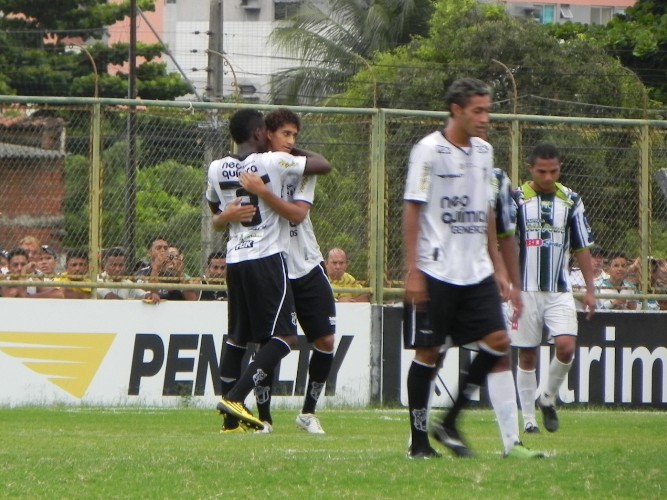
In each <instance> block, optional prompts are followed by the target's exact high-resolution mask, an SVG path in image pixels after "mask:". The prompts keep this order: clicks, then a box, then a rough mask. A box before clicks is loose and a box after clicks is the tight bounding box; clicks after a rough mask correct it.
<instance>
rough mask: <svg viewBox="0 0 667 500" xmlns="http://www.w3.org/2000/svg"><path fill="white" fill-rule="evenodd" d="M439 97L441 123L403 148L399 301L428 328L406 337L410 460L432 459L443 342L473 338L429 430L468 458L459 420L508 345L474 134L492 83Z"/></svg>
mask: <svg viewBox="0 0 667 500" xmlns="http://www.w3.org/2000/svg"><path fill="white" fill-rule="evenodd" d="M445 103H446V106H447V108H448V110H449V112H450V118H449V121H448V122H447V125H446V127H445V128H444V130H438V131H436V132H433V133H431V134H429V135H427V136H426V137H424V138H423V139H422V140H420V141H419V142H418V143H417V144H416V145H415V146H414V147H413V149H412V152H411V153H410V160H409V165H408V175H407V181H406V188H405V194H404V211H403V231H404V245H405V261H406V265H405V267H406V276H405V300H406V303H407V304H410V303H412V304H414V305H415V306H416V307H417V308H422V309H426V310H427V312H428V317H429V319H430V326H431V328H430V329H417V330H416V331H415V336H414V338H413V339H411V344H412V345H413V346H414V348H415V357H414V360H413V362H412V365H411V366H410V369H409V371H408V380H407V389H408V407H409V411H410V428H411V444H410V447H409V449H408V457H409V458H413V459H428V458H434V457H438V456H439V454H438V453H437V452H436V451H435V450H434V449H433V448H432V447H431V446H430V443H429V439H428V434H427V433H428V429H427V417H428V400H429V396H430V389H431V380H432V378H433V376H434V373H435V371H436V370H437V369H438V368H437V365H438V363H439V358H440V355H441V354H440V353H441V351H442V350H443V349H444V346H445V344H446V342H447V341H451V342H452V343H453V344H455V345H459V346H460V345H465V344H468V343H472V342H478V345H479V353H478V354H477V356H476V357H475V359H474V360H473V361H472V363H471V364H470V367H469V370H468V374H467V375H466V376H464V380H463V385H462V387H461V390H460V391H459V392H458V395H457V397H456V399H455V400H454V403H453V405H452V407H451V408H450V409H449V411H448V412H447V413H446V415H445V417H444V419H443V420H442V421H440V422H435V423H434V424H433V426H432V429H431V432H432V435H433V437H434V438H435V439H436V440H437V441H439V442H440V443H441V444H442V445H444V446H445V447H447V448H449V449H450V450H451V451H452V452H453V453H454V454H455V455H456V456H458V457H469V456H471V455H472V451H471V450H470V449H469V448H468V446H467V444H466V443H465V441H464V439H463V437H462V435H461V433H460V432H459V430H458V425H457V424H458V417H459V415H460V413H461V411H462V410H463V408H464V407H465V406H466V405H467V403H468V402H469V398H470V395H471V394H472V392H473V391H475V390H476V389H477V388H479V387H480V386H481V385H482V384H483V383H484V381H485V380H486V377H487V375H488V374H489V372H490V371H491V370H492V369H493V367H494V366H495V364H496V363H497V362H498V361H499V360H500V358H502V357H503V356H505V355H506V353H507V351H508V349H509V343H510V342H509V336H508V335H507V331H506V328H505V320H504V317H503V314H502V309H501V294H499V293H498V285H500V286H501V293H502V295H503V296H505V297H507V296H509V295H510V294H511V293H512V292H511V291H510V290H509V287H508V283H509V279H508V277H507V270H506V269H505V266H504V265H503V263H502V260H501V259H500V258H499V252H498V249H497V240H496V224H495V216H494V213H493V204H494V202H495V196H494V193H493V189H492V181H493V175H494V174H493V148H492V147H491V145H490V144H489V143H487V142H486V141H484V140H483V139H480V136H481V137H486V130H487V127H488V123H489V115H490V112H491V90H490V88H489V87H488V86H487V85H486V84H484V83H483V82H481V81H479V80H475V79H461V80H456V81H455V82H454V83H452V85H451V86H450V87H449V88H448V90H447V92H446V95H445ZM494 270H495V271H496V272H497V273H498V274H499V277H500V278H501V279H499V280H498V282H496V279H495V278H494Z"/></svg>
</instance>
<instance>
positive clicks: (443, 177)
mask: <svg viewBox="0 0 667 500" xmlns="http://www.w3.org/2000/svg"><path fill="white" fill-rule="evenodd" d="M435 175H437V176H438V177H440V178H441V179H451V178H454V177H463V174H462V173H460V174H435Z"/></svg>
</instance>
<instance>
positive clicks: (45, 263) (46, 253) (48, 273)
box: [29, 245, 65, 299]
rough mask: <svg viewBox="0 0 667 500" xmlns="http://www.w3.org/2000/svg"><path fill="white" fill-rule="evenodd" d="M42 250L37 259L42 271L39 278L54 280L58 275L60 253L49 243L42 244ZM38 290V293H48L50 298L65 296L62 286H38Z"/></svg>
mask: <svg viewBox="0 0 667 500" xmlns="http://www.w3.org/2000/svg"><path fill="white" fill-rule="evenodd" d="M40 250H41V251H40V254H39V259H38V261H37V269H38V271H39V273H40V278H39V279H42V280H43V279H48V280H52V279H54V278H55V277H56V275H57V273H56V265H57V264H58V254H57V253H56V251H55V250H54V249H53V248H51V247H50V246H48V245H42V246H41V249H40ZM29 291H30V290H29ZM36 291H37V293H38V294H46V293H48V294H49V295H48V296H49V297H50V298H59V299H62V298H63V297H64V296H65V292H64V290H63V289H62V288H54V287H44V286H41V287H37V289H36Z"/></svg>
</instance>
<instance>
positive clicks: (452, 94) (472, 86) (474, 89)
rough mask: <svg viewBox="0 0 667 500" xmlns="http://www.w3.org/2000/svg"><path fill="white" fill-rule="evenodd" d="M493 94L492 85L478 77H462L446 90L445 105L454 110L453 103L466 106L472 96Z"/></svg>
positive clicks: (450, 110)
mask: <svg viewBox="0 0 667 500" xmlns="http://www.w3.org/2000/svg"><path fill="white" fill-rule="evenodd" d="M487 95H488V96H491V87H489V86H488V85H487V84H486V83H484V82H483V81H482V80H478V79H477V78H461V79H459V80H455V81H454V83H452V84H451V85H450V86H449V87H448V88H447V92H445V106H446V108H447V111H449V112H450V113H451V112H452V104H458V105H459V106H461V107H462V108H465V107H466V106H467V104H468V102H469V101H470V99H471V98H472V97H475V96H487Z"/></svg>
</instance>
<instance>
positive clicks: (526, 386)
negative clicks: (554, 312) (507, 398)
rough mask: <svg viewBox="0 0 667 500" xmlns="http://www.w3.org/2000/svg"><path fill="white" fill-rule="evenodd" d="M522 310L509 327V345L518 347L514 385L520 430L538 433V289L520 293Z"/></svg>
mask: <svg viewBox="0 0 667 500" xmlns="http://www.w3.org/2000/svg"><path fill="white" fill-rule="evenodd" d="M521 300H522V302H523V312H522V313H521V317H520V318H519V320H518V321H517V322H516V323H515V324H514V325H513V326H512V328H510V330H509V334H510V338H511V339H512V345H513V346H514V347H518V350H519V354H518V366H517V372H516V387H517V392H518V394H519V403H520V404H521V413H522V415H523V429H524V432H527V433H538V432H539V431H540V428H539V427H538V425H537V419H536V416H535V399H536V398H537V375H536V371H535V369H536V366H537V348H538V346H539V345H540V343H541V342H542V326H543V322H542V305H541V303H542V300H541V294H540V293H538V292H522V293H521Z"/></svg>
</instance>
